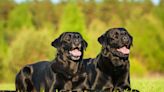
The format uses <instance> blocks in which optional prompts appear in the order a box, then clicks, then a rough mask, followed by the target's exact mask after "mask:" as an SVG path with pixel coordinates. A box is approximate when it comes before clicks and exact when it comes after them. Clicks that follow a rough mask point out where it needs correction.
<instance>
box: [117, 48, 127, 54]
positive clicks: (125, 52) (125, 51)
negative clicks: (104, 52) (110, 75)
mask: <svg viewBox="0 0 164 92" xmlns="http://www.w3.org/2000/svg"><path fill="white" fill-rule="evenodd" d="M117 51H119V52H121V53H123V54H129V53H130V50H129V49H127V48H126V47H125V46H124V47H122V48H119V49H117Z"/></svg>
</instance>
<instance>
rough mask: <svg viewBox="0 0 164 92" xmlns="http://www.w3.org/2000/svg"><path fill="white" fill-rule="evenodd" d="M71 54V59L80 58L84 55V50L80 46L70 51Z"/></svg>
mask: <svg viewBox="0 0 164 92" xmlns="http://www.w3.org/2000/svg"><path fill="white" fill-rule="evenodd" d="M69 54H70V55H71V59H73V60H79V59H80V57H81V55H82V52H81V51H80V49H79V48H74V49H73V50H70V51H69Z"/></svg>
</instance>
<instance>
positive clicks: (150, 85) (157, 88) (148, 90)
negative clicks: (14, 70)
mask: <svg viewBox="0 0 164 92" xmlns="http://www.w3.org/2000/svg"><path fill="white" fill-rule="evenodd" d="M163 85H164V78H132V79H131V86H132V88H134V89H138V90H139V91H140V92H164V87H163ZM0 90H15V85H14V84H0Z"/></svg>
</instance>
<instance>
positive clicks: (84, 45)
mask: <svg viewBox="0 0 164 92" xmlns="http://www.w3.org/2000/svg"><path fill="white" fill-rule="evenodd" d="M82 44H83V48H84V50H86V48H87V46H88V43H87V42H86V41H85V40H83V42H82Z"/></svg>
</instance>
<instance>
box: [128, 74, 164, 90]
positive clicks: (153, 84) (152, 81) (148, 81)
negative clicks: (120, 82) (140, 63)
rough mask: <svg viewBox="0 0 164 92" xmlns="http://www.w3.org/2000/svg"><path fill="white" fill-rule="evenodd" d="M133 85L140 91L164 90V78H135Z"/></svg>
mask: <svg viewBox="0 0 164 92" xmlns="http://www.w3.org/2000/svg"><path fill="white" fill-rule="evenodd" d="M131 86H132V88H134V89H138V90H139V91H140V92H164V78H160V77H159V78H133V79H131Z"/></svg>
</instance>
